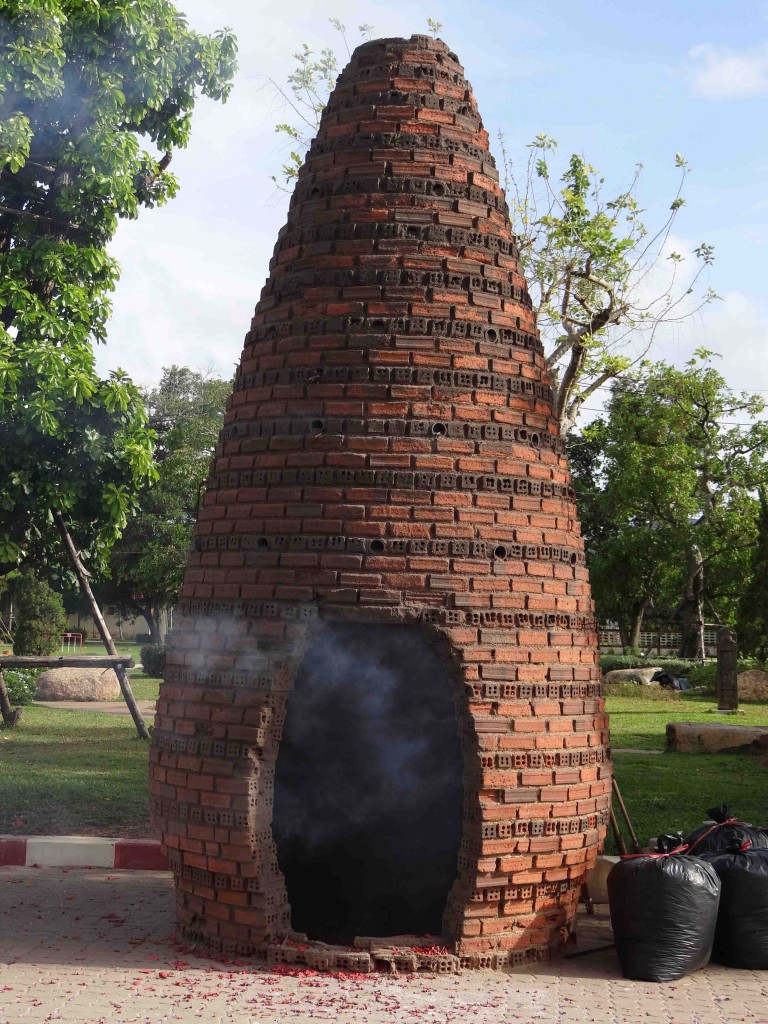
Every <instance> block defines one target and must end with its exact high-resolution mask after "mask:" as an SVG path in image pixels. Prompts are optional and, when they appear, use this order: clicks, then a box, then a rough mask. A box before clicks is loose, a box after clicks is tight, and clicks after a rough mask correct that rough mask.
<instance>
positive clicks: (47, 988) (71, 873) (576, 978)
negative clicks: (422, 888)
mask: <svg viewBox="0 0 768 1024" xmlns="http://www.w3.org/2000/svg"><path fill="white" fill-rule="evenodd" d="M173 930H174V912H173V888H172V883H171V876H170V875H169V874H168V873H166V872H153V871H142V872H129V871H114V870H113V871H106V870H99V869H93V870H87V869H82V868H73V869H69V870H68V869H61V868H40V869H34V868H20V867H7V868H0V1024H22V1022H25V1024H29V1022H31V1024H38V1022H39V1024H42V1022H44V1021H45V1022H47V1021H64V1022H67V1024H107V1022H109V1024H119V1022H125V1024H128V1022H130V1024H171V1022H179V1021H180V1022H182V1024H184V1022H194V1024H198V1022H199V1021H201V1020H202V1021H204V1022H205V1024H219V1022H222V1024H225V1022H226V1024H230V1022H231V1024H241V1022H242V1024H245V1022H247V1024H278V1022H279V1024H285V1022H290V1024H310V1022H311V1024H315V1022H317V1021H323V1020H328V1021H338V1022H340V1024H384V1022H386V1024H399V1022H403V1024H405V1022H408V1024H413V1022H418V1024H458V1022H462V1024H463V1022H465V1021H466V1022H471V1024H533V1022H535V1024H733V1022H746V1024H768V972H762V973H761V972H758V971H733V970H728V969H726V968H724V967H721V966H719V965H716V964H712V965H710V966H709V967H707V968H705V969H704V970H702V971H698V972H696V974H693V975H691V976H689V977H687V978H684V979H682V980H681V981H679V982H675V983H672V984H668V985H653V984H650V983H647V982H631V981H627V980H626V979H624V978H622V977H621V975H620V973H619V968H618V963H617V960H616V957H615V954H614V953H613V951H606V952H601V953H597V954H594V955H591V956H583V957H577V958H574V959H570V960H569V959H560V960H557V961H552V962H551V963H548V964H542V965H532V966H531V967H526V968H524V969H521V970H518V971H509V972H504V973H500V972H492V971H467V972H464V973H462V974H460V975H452V976H448V977H436V976H431V975H425V976H421V975H406V976H402V977H400V978H390V977H386V976H383V975H368V976H366V977H364V978H360V977H358V978H356V977H354V976H346V977H345V976H333V975H310V976H302V975H298V976H292V975H281V974H278V973H271V972H270V971H268V970H266V969H265V968H261V967H255V966H253V965H247V964H242V963H232V962H222V961H217V960H212V959H208V958H204V957H200V956H196V955H195V954H194V953H190V952H188V951H186V950H184V949H182V948H180V947H179V946H178V945H177V944H176V942H175V939H174V936H173ZM579 936H580V940H579V948H581V949H591V948H594V947H596V946H599V945H603V944H605V943H606V942H607V941H610V932H609V924H608V920H607V913H606V908H605V907H599V908H598V913H597V915H596V916H595V918H592V919H590V918H588V917H587V916H586V915H581V917H580V920H579Z"/></svg>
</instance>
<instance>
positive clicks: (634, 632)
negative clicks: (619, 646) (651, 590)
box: [629, 597, 650, 651]
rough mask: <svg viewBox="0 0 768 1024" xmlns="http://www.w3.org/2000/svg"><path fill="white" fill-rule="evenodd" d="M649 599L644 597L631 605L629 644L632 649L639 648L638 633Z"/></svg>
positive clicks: (641, 628)
mask: <svg viewBox="0 0 768 1024" xmlns="http://www.w3.org/2000/svg"><path fill="white" fill-rule="evenodd" d="M649 603H650V602H649V600H648V598H647V597H644V598H643V600H642V601H638V602H637V604H635V605H633V607H632V621H631V624H630V630H629V646H630V647H631V648H632V650H633V651H639V650H640V634H641V633H642V631H643V620H644V618H645V613H646V612H647V611H648V605H649Z"/></svg>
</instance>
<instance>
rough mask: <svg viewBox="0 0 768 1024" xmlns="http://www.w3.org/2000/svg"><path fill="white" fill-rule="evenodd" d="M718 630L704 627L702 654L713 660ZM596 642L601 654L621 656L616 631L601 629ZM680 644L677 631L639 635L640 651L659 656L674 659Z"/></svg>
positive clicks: (680, 635)
mask: <svg viewBox="0 0 768 1024" xmlns="http://www.w3.org/2000/svg"><path fill="white" fill-rule="evenodd" d="M719 628H720V627H719V626H717V625H706V626H705V627H704V653H705V654H706V655H707V657H709V658H714V657H715V656H716V654H717V631H718V629H719ZM598 642H599V645H600V651H601V653H602V654H621V653H622V651H623V649H624V648H623V647H622V644H621V636H620V635H619V631H618V629H612V628H610V627H607V628H605V627H604V628H601V629H600V631H599V633H598ZM682 642H683V635H682V632H681V631H680V630H679V629H661V630H643V631H642V632H641V633H640V650H641V651H648V652H649V653H650V654H658V655H659V656H661V655H664V656H665V657H674V656H675V655H676V654H678V653H679V652H680V647H681V645H682Z"/></svg>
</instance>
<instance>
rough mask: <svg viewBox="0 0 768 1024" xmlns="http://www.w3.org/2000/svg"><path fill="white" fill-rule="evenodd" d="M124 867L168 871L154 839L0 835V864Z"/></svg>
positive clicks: (163, 856) (43, 866)
mask: <svg viewBox="0 0 768 1024" xmlns="http://www.w3.org/2000/svg"><path fill="white" fill-rule="evenodd" d="M10 866H13V867H28V868H31V867H40V868H127V869H128V870H130V871H167V870H168V861H167V859H166V857H165V854H163V853H161V851H160V843H159V842H158V840H157V839H105V838H103V837H102V836H0V867H10Z"/></svg>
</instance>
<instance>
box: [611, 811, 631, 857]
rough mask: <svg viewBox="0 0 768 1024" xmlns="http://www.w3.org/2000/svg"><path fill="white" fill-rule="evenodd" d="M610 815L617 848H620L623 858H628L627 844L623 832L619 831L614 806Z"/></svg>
mask: <svg viewBox="0 0 768 1024" xmlns="http://www.w3.org/2000/svg"><path fill="white" fill-rule="evenodd" d="M610 814H611V826H612V828H613V837H614V839H615V840H616V846H617V848H618V851H619V854H620V855H621V856H622V857H626V855H627V844H626V843H625V842H624V836H623V835H622V834H621V831H620V830H619V823H618V821H617V820H616V812H615V811H614V809H613V804H611V811H610Z"/></svg>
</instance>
